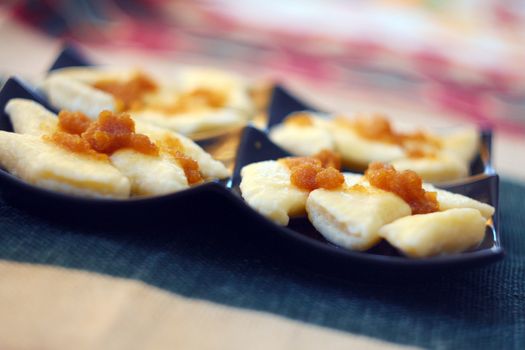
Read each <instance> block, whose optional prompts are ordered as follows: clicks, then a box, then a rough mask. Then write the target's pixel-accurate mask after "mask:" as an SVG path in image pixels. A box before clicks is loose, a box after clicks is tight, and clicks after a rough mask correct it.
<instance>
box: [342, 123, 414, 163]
mask: <svg viewBox="0 0 525 350" xmlns="http://www.w3.org/2000/svg"><path fill="white" fill-rule="evenodd" d="M332 134H333V137H334V142H335V146H336V150H337V152H339V153H340V154H341V157H342V158H343V163H344V164H345V165H346V166H348V167H351V168H356V169H366V167H367V166H368V164H369V163H371V162H375V161H377V162H391V161H394V160H396V159H400V158H403V157H404V155H405V153H404V151H403V149H402V148H401V147H400V146H399V145H396V144H389V143H382V142H377V141H374V140H368V139H365V138H363V137H361V136H359V135H358V134H357V133H356V132H355V131H354V130H352V129H351V128H348V127H345V126H342V127H338V126H337V125H335V126H334V127H333V129H332Z"/></svg>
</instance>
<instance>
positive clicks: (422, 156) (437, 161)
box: [270, 112, 479, 183]
mask: <svg viewBox="0 0 525 350" xmlns="http://www.w3.org/2000/svg"><path fill="white" fill-rule="evenodd" d="M270 138H271V139H272V141H273V142H275V143H276V144H278V145H280V146H281V147H283V148H284V149H285V150H287V151H289V152H291V153H292V154H296V155H300V156H308V155H311V154H314V153H316V152H318V151H319V150H320V149H330V150H333V151H336V152H338V153H339V154H341V157H342V161H343V164H344V165H345V166H347V167H349V168H351V169H356V170H364V169H366V167H367V166H368V164H369V163H371V162H385V163H390V164H392V165H394V166H395V167H396V169H398V170H409V169H411V170H414V171H416V172H417V173H418V174H419V175H421V177H422V178H423V179H424V180H425V181H429V182H433V183H438V182H444V181H450V180H455V179H459V178H462V177H465V176H468V173H469V165H470V162H471V161H472V160H473V158H474V157H475V155H476V152H477V150H478V149H479V133H478V131H477V130H476V129H473V128H465V129H461V130H456V131H453V132H450V133H448V134H446V135H438V134H432V133H430V132H426V131H410V132H406V131H398V130H396V129H395V128H394V127H393V125H392V124H391V122H390V121H389V120H388V119H387V118H386V117H385V116H382V115H372V116H360V117H357V118H354V119H349V118H345V117H342V116H336V117H330V116H326V115H322V114H319V113H312V112H297V113H293V114H291V115H290V116H288V117H287V118H286V119H285V121H284V122H283V123H282V124H280V125H277V126H275V127H273V128H272V129H271V130H270Z"/></svg>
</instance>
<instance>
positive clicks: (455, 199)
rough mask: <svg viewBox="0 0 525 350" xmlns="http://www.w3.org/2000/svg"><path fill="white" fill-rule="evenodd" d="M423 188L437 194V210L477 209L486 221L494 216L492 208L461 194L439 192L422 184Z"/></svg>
mask: <svg viewBox="0 0 525 350" xmlns="http://www.w3.org/2000/svg"><path fill="white" fill-rule="evenodd" d="M423 188H424V189H425V190H426V191H432V192H436V193H437V200H438V202H439V210H441V211H444V210H449V209H454V208H472V209H477V210H479V212H480V213H481V216H483V217H484V218H485V219H486V220H488V219H489V218H490V217H492V215H494V207H493V206H491V205H489V204H486V203H482V202H480V201H477V200H475V199H472V198H470V197H467V196H463V195H461V194H457V193H452V192H449V191H445V190H441V189H439V188H436V187H434V186H432V185H430V184H423Z"/></svg>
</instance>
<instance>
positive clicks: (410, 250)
mask: <svg viewBox="0 0 525 350" xmlns="http://www.w3.org/2000/svg"><path fill="white" fill-rule="evenodd" d="M485 224H486V220H485V218H483V217H482V216H481V213H480V212H479V210H476V209H472V208H456V209H449V210H445V211H440V212H435V213H429V214H424V215H412V216H405V217H403V218H400V219H398V220H396V221H394V222H392V223H390V224H387V225H385V226H383V227H381V228H380V229H379V235H380V236H382V237H384V238H385V239H386V240H387V241H388V242H389V243H390V244H392V245H393V246H394V247H396V248H397V249H399V250H400V251H401V252H403V253H404V254H405V255H407V256H409V257H413V258H424V257H427V256H433V255H441V254H453V253H459V252H462V251H464V250H466V249H469V248H472V247H475V246H476V245H478V244H479V243H480V242H481V241H482V240H483V238H484V237H485Z"/></svg>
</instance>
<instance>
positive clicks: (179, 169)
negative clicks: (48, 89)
mask: <svg viewBox="0 0 525 350" xmlns="http://www.w3.org/2000/svg"><path fill="white" fill-rule="evenodd" d="M6 111H7V113H8V114H9V116H10V118H11V120H12V121H13V124H14V125H15V131H18V132H22V133H28V134H32V135H35V136H42V135H51V134H53V132H55V131H56V130H57V128H58V118H57V117H56V115H55V114H53V113H51V112H49V111H47V110H46V109H45V108H43V107H42V106H41V105H39V104H38V103H35V102H33V101H30V100H23V99H14V100H11V101H10V102H9V103H8V104H7V106H6ZM42 126H45V127H42ZM148 128H149V129H148ZM138 129H148V130H149V131H151V130H154V131H155V132H156V133H161V134H162V135H168V134H169V135H171V136H170V137H172V138H175V139H177V140H180V142H181V144H182V146H183V148H184V149H183V150H182V149H181V151H182V152H183V153H184V154H185V155H187V156H188V157H190V158H192V159H195V161H196V162H197V163H198V164H199V167H201V168H200V169H199V170H200V171H201V173H202V175H203V176H204V178H205V179H208V178H224V177H227V176H228V171H227V169H226V168H225V167H224V165H223V164H222V163H220V162H218V161H216V160H214V159H213V158H212V157H211V156H210V155H209V154H207V153H206V152H205V151H204V150H202V149H201V148H200V147H199V146H198V145H197V144H195V143H194V142H193V141H191V140H189V139H187V138H185V137H182V136H180V135H177V134H175V133H172V132H170V131H166V130H162V129H159V128H156V127H149V126H141V127H140V128H137V127H136V131H137V133H139V134H140V133H141V132H140V130H138ZM155 132H153V133H155ZM152 139H153V140H154V141H156V139H155V138H152ZM160 151H161V152H160V154H159V155H149V154H144V153H141V152H139V151H136V150H134V149H131V148H125V149H121V150H118V151H116V152H113V153H112V154H111V155H109V160H110V162H111V164H113V166H115V167H116V168H117V169H118V170H120V171H121V172H122V174H124V175H125V176H127V177H128V178H129V180H130V181H131V192H132V194H133V195H160V194H166V193H171V192H175V191H179V190H181V189H184V188H187V187H189V185H190V184H189V183H188V179H187V176H186V174H185V171H184V168H183V166H181V164H180V163H179V162H178V160H177V159H175V158H173V157H172V156H171V155H170V154H169V152H165V151H164V148H163V147H161V149H160Z"/></svg>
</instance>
